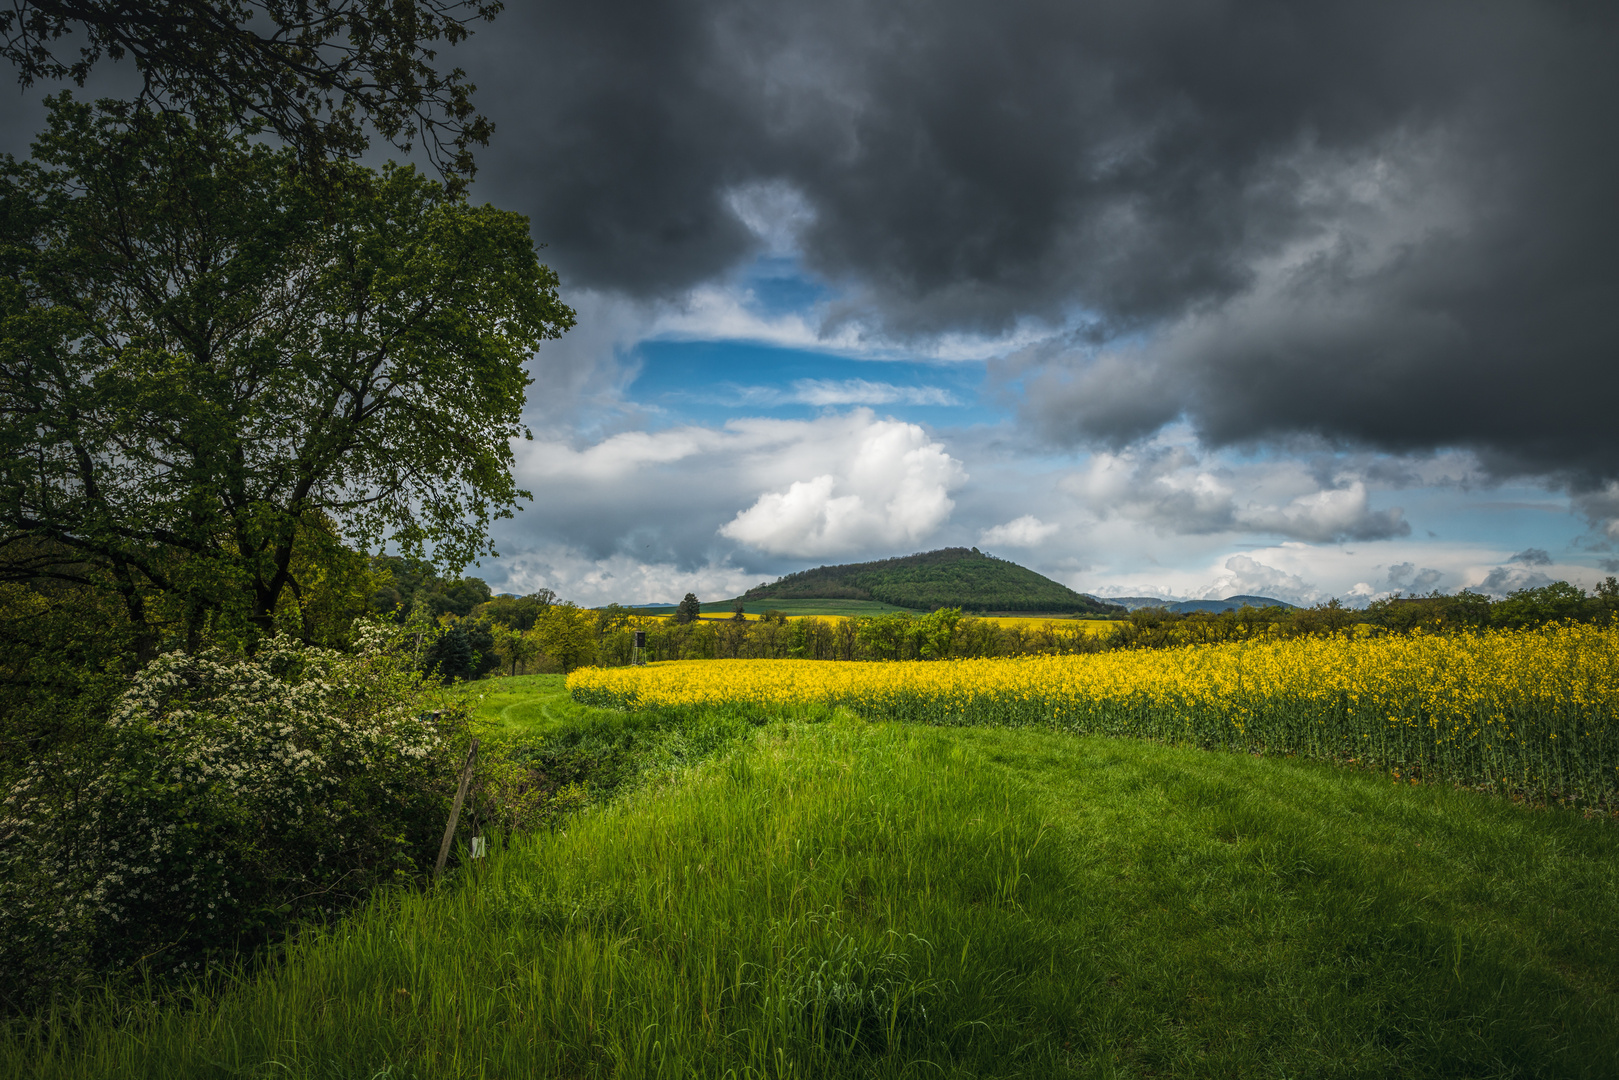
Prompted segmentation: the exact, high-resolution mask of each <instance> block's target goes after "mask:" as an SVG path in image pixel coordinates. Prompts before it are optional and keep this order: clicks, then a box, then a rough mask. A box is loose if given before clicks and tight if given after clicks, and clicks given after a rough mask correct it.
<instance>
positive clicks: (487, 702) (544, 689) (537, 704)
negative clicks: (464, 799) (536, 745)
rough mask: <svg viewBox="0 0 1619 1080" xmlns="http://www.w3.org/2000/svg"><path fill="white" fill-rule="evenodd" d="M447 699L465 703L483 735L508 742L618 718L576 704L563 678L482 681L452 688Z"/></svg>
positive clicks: (489, 679)
mask: <svg viewBox="0 0 1619 1080" xmlns="http://www.w3.org/2000/svg"><path fill="white" fill-rule="evenodd" d="M445 699H446V700H458V701H464V702H466V704H467V707H468V708H469V709H470V710H471V712H472V718H473V721H474V726H475V727H476V728H477V730H479V731H480V732H483V733H488V734H496V735H499V736H501V737H503V738H508V739H520V740H526V739H533V738H536V737H541V736H544V735H545V734H546V733H547V732H550V731H554V730H556V729H557V728H558V727H561V726H563V725H565V724H572V723H576V722H579V721H583V720H591V719H605V718H616V717H618V716H619V714H618V713H615V712H612V711H610V710H606V709H593V708H591V707H590V706H588V705H580V704H578V703H577V702H575V701H574V700H573V699H572V698H571V697H569V696H568V690H567V686H566V679H565V677H564V676H562V675H516V676H512V675H507V676H497V677H494V678H488V679H479V680H477V681H475V682H469V683H462V684H459V685H457V686H454V687H451V688H449V689H448V690H447V691H446V693H445Z"/></svg>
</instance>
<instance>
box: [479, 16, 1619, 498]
mask: <svg viewBox="0 0 1619 1080" xmlns="http://www.w3.org/2000/svg"><path fill="white" fill-rule="evenodd" d="M1616 23H1619V8H1616V7H1615V6H1614V5H1612V4H1610V3H1588V4H1587V3H1542V4H1535V3H1527V2H1497V3H1489V2H1478V0H1458V2H1432V3H1410V2H1405V0H1400V2H1385V3H1377V2H1366V0H1353V2H1351V0H1333V2H1323V3H1313V4H1276V3H1237V2H1227V3H1220V2H1214V0H1200V2H1194V0H1182V2H1163V3H1150V2H1143V3H1129V4H1124V3H1099V2H1093V3H1074V2H1062V3H1057V2H1052V3H1005V4H981V3H968V2H966V0H960V2H955V3H950V2H930V3H926V4H922V3H913V4H875V3H849V2H844V3H837V2H832V3H822V4H815V5H791V6H790V5H780V6H770V7H767V6H764V5H758V4H746V3H733V2H726V0H706V2H704V0H693V2H684V3H682V2H664V3H645V4H612V5H604V4H561V3H533V4H523V5H512V6H511V7H510V8H509V9H508V11H507V12H506V13H505V14H504V15H503V16H502V17H501V19H500V20H499V21H498V22H497V23H496V24H495V25H494V26H492V27H490V28H487V29H484V30H482V31H481V32H480V33H479V34H478V35H477V36H476V38H475V39H474V41H473V42H471V43H469V45H467V46H465V47H463V48H462V49H458V50H457V51H456V56H455V61H456V62H457V63H459V64H462V65H463V66H465V67H467V68H468V69H469V70H471V71H472V72H473V73H474V76H475V78H476V80H477V81H478V83H479V85H480V96H479V102H480V105H481V106H482V107H483V108H485V109H486V110H487V111H488V112H489V113H490V115H491V116H492V117H493V118H494V119H495V120H496V121H497V123H498V124H499V131H498V133H497V135H496V143H495V145H494V146H493V147H492V148H491V149H490V150H489V151H487V152H486V153H485V154H484V155H483V157H482V164H483V173H482V174H481V176H482V179H481V181H480V191H481V193H482V194H484V195H485V196H487V197H491V198H495V199H496V200H498V201H500V202H502V203H504V204H506V205H511V206H515V207H518V208H521V209H524V210H526V211H528V212H529V213H531V214H532V215H533V218H534V222H535V232H536V235H537V236H538V237H540V238H541V239H543V240H546V241H548V242H549V243H550V244H551V245H552V246H551V249H550V251H549V252H548V254H547V257H548V258H549V259H550V260H552V261H553V262H554V263H555V264H556V265H557V266H558V267H559V268H560V269H561V270H562V271H563V274H564V280H565V282H572V283H575V284H584V285H592V286H595V287H599V288H605V289H611V290H622V291H626V292H629V293H631V294H636V295H654V294H670V293H675V292H678V291H679V290H681V289H683V288H685V287H688V286H690V285H692V284H694V283H696V282H699V281H702V280H705V279H709V278H712V277H713V276H714V275H716V274H719V273H721V272H723V271H724V270H725V269H726V268H727V267H729V266H732V265H734V264H735V263H736V261H737V260H739V259H741V258H744V257H745V256H746V255H747V254H748V252H749V251H750V250H752V248H753V245H754V244H755V240H754V237H753V236H752V234H751V233H750V232H749V231H748V230H747V229H746V228H745V227H744V226H743V225H742V224H741V223H740V222H739V221H738V219H737V216H736V215H735V214H734V213H733V212H732V211H731V210H730V209H729V208H728V199H729V198H730V197H732V195H734V193H735V192H737V191H739V190H742V189H745V188H747V187H748V186H749V185H757V184H776V185H778V186H779V185H786V186H787V187H788V188H790V189H791V190H793V191H796V192H797V194H798V196H799V197H801V199H802V201H803V204H804V205H805V206H807V208H808V210H809V211H810V213H811V214H812V219H811V220H810V223H809V224H808V225H806V226H805V227H804V228H803V230H802V231H801V233H800V235H799V245H800V247H801V250H802V252H803V255H804V258H805V261H806V264H807V265H808V266H809V267H811V268H812V269H813V270H815V271H816V272H818V273H820V274H822V275H824V276H825V277H827V278H828V279H830V280H832V281H834V282H836V283H838V284H839V285H840V286H841V287H842V288H843V290H844V293H845V296H846V297H847V299H848V306H847V308H846V311H847V313H848V314H849V315H850V316H852V317H860V318H864V319H867V320H868V321H871V322H875V323H876V324H879V325H881V326H882V327H884V328H885V329H887V330H888V331H889V332H891V333H894V334H897V335H900V336H905V335H922V336H925V335H927V334H930V333H934V332H940V331H945V330H980V331H996V330H999V329H1004V328H1006V327H1007V326H1009V325H1011V324H1012V323H1014V322H1015V321H1016V320H1018V319H1019V318H1022V317H1028V316H1033V317H1036V318H1046V319H1051V320H1059V321H1060V320H1063V319H1067V320H1069V321H1070V324H1073V321H1074V320H1076V319H1077V320H1078V321H1079V322H1080V323H1082V324H1083V325H1084V326H1085V330H1084V331H1083V332H1082V333H1077V334H1076V335H1075V336H1074V339H1073V340H1072V341H1070V342H1068V343H1066V345H1064V346H1063V347H1060V348H1057V349H1055V350H1047V351H1046V353H1045V355H1043V356H1040V357H1025V358H1024V362H1023V364H1022V365H1021V366H1018V365H1013V366H1011V367H1009V368H1008V370H1007V371H1006V372H1004V374H1005V375H1006V377H1007V378H1008V379H1012V380H1017V381H1021V384H1022V385H1024V386H1025V387H1026V388H1028V389H1029V390H1030V391H1031V392H1030V394H1029V397H1028V398H1027V400H1028V405H1027V411H1028V415H1029V418H1030V419H1031V420H1032V421H1033V422H1034V423H1035V424H1036V425H1037V426H1038V428H1039V430H1041V431H1043V432H1044V433H1045V434H1046V436H1047V437H1049V438H1051V439H1054V440H1056V441H1059V442H1077V443H1094V442H1104V443H1112V444H1114V445H1118V444H1122V443H1126V442H1129V441H1130V440H1132V439H1135V438H1138V437H1140V436H1142V435H1144V434H1147V433H1149V432H1151V431H1152V430H1154V429H1155V428H1156V427H1158V426H1159V425H1161V424H1163V423H1165V422H1167V421H1168V420H1170V419H1173V418H1175V417H1179V416H1184V417H1187V418H1188V419H1190V420H1191V421H1192V422H1193V424H1194V425H1195V426H1196V427H1197V429H1198V430H1199V432H1200V433H1201V434H1202V435H1203V437H1204V438H1205V439H1206V440H1207V441H1208V442H1210V443H1212V444H1224V443H1233V442H1245V441H1251V440H1266V439H1278V438H1284V437H1288V436H1296V435H1298V434H1300V433H1304V434H1311V435H1315V436H1319V437H1321V438H1323V439H1326V440H1328V441H1337V442H1342V443H1345V444H1351V445H1363V446H1371V447H1377V448H1381V449H1391V450H1399V451H1411V450H1422V449H1427V448H1432V447H1435V446H1460V447H1467V448H1471V449H1474V450H1475V451H1477V452H1478V453H1479V454H1480V455H1481V458H1482V460H1483V461H1484V462H1485V465H1486V467H1488V468H1489V469H1491V470H1492V471H1494V472H1496V473H1498V474H1507V473H1522V472H1528V473H1542V474H1555V475H1557V476H1559V477H1561V478H1562V479H1563V480H1564V481H1566V482H1568V483H1570V484H1571V485H1573V486H1574V487H1575V488H1579V489H1583V488H1588V487H1590V486H1591V485H1593V484H1594V483H1595V482H1596V481H1597V480H1598V479H1599V478H1603V477H1608V476H1613V475H1616V474H1619V428H1616V427H1615V426H1614V425H1612V424H1610V423H1609V422H1608V413H1609V411H1610V403H1611V402H1612V401H1613V400H1614V399H1615V396H1616V391H1619V365H1616V364H1615V363H1614V361H1615V359H1616V356H1615V354H1616V350H1619V271H1616V269H1615V260H1614V258H1613V252H1614V251H1615V250H1619V213H1615V212H1614V208H1613V194H1612V193H1613V192H1614V191H1615V190H1619V160H1616V157H1619V153H1616V151H1619V140H1616V138H1615V135H1614V131H1613V125H1612V117H1613V116H1614V115H1616V112H1619V64H1616V63H1615V62H1614V58H1615V57H1616V56H1619V48H1616V44H1619V33H1616Z"/></svg>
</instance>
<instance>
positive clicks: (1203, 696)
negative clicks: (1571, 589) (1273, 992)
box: [568, 624, 1619, 801]
mask: <svg viewBox="0 0 1619 1080" xmlns="http://www.w3.org/2000/svg"><path fill="white" fill-rule="evenodd" d="M568 688H569V690H570V691H572V693H573V695H574V697H575V698H577V699H578V700H581V701H586V702H591V703H594V704H601V705H613V706H624V707H631V708H645V707H653V706H675V707H679V706H702V705H720V704H743V705H760V706H786V705H797V704H805V703H811V702H819V703H824V704H828V705H846V706H849V707H851V708H853V709H855V710H856V711H858V712H861V713H862V714H864V715H867V716H871V717H873V718H888V719H897V720H908V721H916V722H923V723H933V724H980V723H993V724H1030V723H1039V724H1050V725H1056V726H1059V727H1066V728H1070V729H1073V730H1077V731H1087V732H1097V733H1105V734H1116V735H1133V736H1140V737H1148V738H1157V739H1165V740H1169V741H1177V742H1191V743H1195V744H1198V745H1210V746H1232V747H1241V748H1243V749H1250V750H1260V751H1264V752H1284V753H1302V754H1307V755H1310V756H1317V757H1330V758H1353V759H1355V760H1358V761H1363V762H1370V763H1373V764H1385V765H1390V766H1397V767H1406V768H1410V767H1420V768H1421V769H1423V770H1425V771H1426V773H1427V774H1428V775H1431V776H1437V775H1445V776H1450V777H1452V778H1453V779H1456V780H1459V781H1462V782H1466V783H1475V784H1495V785H1496V786H1502V785H1503V784H1504V785H1505V786H1508V787H1514V788H1517V789H1521V790H1528V789H1531V788H1538V789H1539V790H1540V791H1541V793H1542V794H1544V795H1545V796H1546V797H1553V796H1554V794H1555V793H1556V792H1562V793H1563V795H1564V797H1567V796H1570V795H1577V796H1578V797H1580V798H1583V799H1587V800H1590V799H1596V800H1599V801H1612V799H1613V795H1614V793H1615V780H1614V776H1615V772H1616V769H1619V725H1616V724H1615V722H1614V719H1615V717H1614V714H1615V709H1616V705H1619V628H1615V627H1596V626H1589V625H1578V624H1568V625H1559V626H1549V627H1542V628H1539V629H1534V630H1524V631H1485V632H1477V633H1463V634H1456V635H1433V634H1429V635H1420V636H1418V635H1414V636H1410V637H1396V636H1385V637H1375V638H1367V637H1351V636H1347V635H1346V636H1336V637H1312V638H1297V639H1294V640H1291V641H1260V642H1249V643H1238V644H1225V645H1193V646H1187V647H1183V648H1177V649H1163V650H1130V651H1119V652H1108V653H1099V654H1090V655H1069V656H1022V657H1015V658H992V659H977V660H943V661H912V662H902V663H863V662H844V661H817V660H691V661H678V662H672V663H659V664H651V665H648V666H646V667H641V668H613V669H604V668H587V669H584V670H581V671H577V672H574V673H573V674H572V675H570V676H569V678H568ZM1502 777H1506V779H1505V780H1504V781H1503V780H1502V779H1501V778H1502Z"/></svg>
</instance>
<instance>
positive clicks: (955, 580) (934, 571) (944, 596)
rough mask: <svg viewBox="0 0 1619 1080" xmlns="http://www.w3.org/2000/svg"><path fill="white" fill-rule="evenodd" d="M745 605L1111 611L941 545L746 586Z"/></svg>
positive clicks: (1015, 568)
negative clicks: (816, 602) (865, 603)
mask: <svg viewBox="0 0 1619 1080" xmlns="http://www.w3.org/2000/svg"><path fill="white" fill-rule="evenodd" d="M744 597H745V598H746V599H748V600H808V599H833V600H881V601H882V602H883V603H885V604H893V605H895V606H896V607H904V608H915V609H919V610H925V611H931V610H933V609H935V608H942V607H953V608H960V609H961V610H963V611H1045V612H1053V613H1058V612H1061V613H1069V614H1087V615H1101V614H1106V613H1109V612H1115V611H1117V610H1118V609H1115V608H1113V607H1111V606H1110V605H1107V604H1104V603H1101V602H1100V601H1097V600H1095V599H1093V598H1091V597H1089V596H1083V595H1081V594H1079V593H1077V592H1075V591H1074V590H1072V589H1070V588H1069V587H1068V586H1066V585H1063V584H1060V583H1058V582H1055V581H1052V580H1051V579H1050V578H1048V577H1043V576H1041V575H1040V574H1037V573H1035V572H1034V571H1033V570H1029V569H1026V568H1024V567H1021V566H1019V565H1018V564H1017V563H1014V562H1009V561H1007V560H1005V559H997V558H995V557H994V556H993V555H985V554H982V553H981V552H980V551H979V550H978V549H977V548H970V549H969V548H941V549H939V550H938V551H928V552H923V553H920V554H916V555H904V556H901V557H899V558H894V559H880V560H878V561H876V562H867V563H847V564H844V565H842V566H820V567H816V568H815V569H813V570H801V571H799V572H798V573H796V574H788V575H787V576H786V577H784V578H780V579H778V580H777V581H776V582H775V583H774V584H770V585H760V586H758V587H757V588H753V589H749V590H748V591H747V592H746V593H745V594H744Z"/></svg>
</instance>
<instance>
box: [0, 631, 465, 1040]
mask: <svg viewBox="0 0 1619 1080" xmlns="http://www.w3.org/2000/svg"><path fill="white" fill-rule="evenodd" d="M397 632H398V631H397V629H391V628H383V627H379V626H374V625H372V626H366V627H364V628H363V629H361V630H360V631H359V637H360V643H359V647H358V649H357V650H356V652H355V653H354V654H353V655H343V654H339V653H336V652H331V651H328V650H325V649H319V648H309V647H303V646H300V645H298V644H296V643H293V642H292V641H290V640H289V639H285V638H278V639H272V640H271V641H269V642H267V643H266V644H265V645H264V647H263V648H262V650H261V651H260V652H259V653H258V655H257V656H255V657H252V658H243V657H239V656H231V655H226V654H222V653H219V652H204V653H199V654H195V655H187V654H183V653H175V654H171V655H166V656H162V657H159V658H158V659H156V660H155V661H153V662H152V663H151V664H149V665H148V666H147V667H146V668H145V669H144V670H143V671H141V672H140V673H139V674H138V675H137V676H136V677H135V679H134V680H133V683H132V685H131V686H130V687H129V689H128V691H127V692H126V693H124V694H123V696H122V698H121V699H120V700H119V702H118V704H117V706H116V707H115V708H114V709H113V711H112V715H111V718H110V720H109V721H108V722H107V723H106V724H105V725H104V726H103V727H102V728H101V729H100V730H98V731H95V732H92V733H91V734H89V735H88V736H86V737H85V738H83V739H80V740H78V741H76V742H74V743H72V744H69V745H63V746H60V747H57V748H55V749H53V750H51V751H49V752H48V753H47V754H46V755H44V756H43V757H41V758H40V759H38V760H36V761H34V762H32V763H31V765H30V766H29V767H28V768H27V769H26V770H25V771H24V772H23V774H22V777H21V779H20V780H18V781H17V782H15V783H14V784H13V786H12V787H11V789H10V790H9V791H8V792H7V793H6V799H5V804H4V806H3V807H0V993H3V994H4V995H5V997H6V999H7V1000H8V1002H9V1004H10V1005H11V1006H12V1007H14V1008H16V1007H27V1006H29V1005H31V1004H34V1003H37V1001H38V1000H39V999H40V998H41V996H42V995H43V994H44V992H45V991H44V990H43V988H44V987H46V986H47V985H50V986H52V987H53V989H55V990H58V991H59V990H61V989H62V988H64V987H69V986H71V985H72V984H73V983H74V982H76V981H79V980H83V979H85V978H87V977H91V976H95V975H98V974H104V973H108V972H119V971H125V972H127V971H132V970H134V969H137V968H139V969H142V970H144V971H145V972H147V973H150V974H156V975H166V974H178V973H193V972H196V971H199V970H201V969H203V968H205V967H207V966H209V965H210V964H211V963H214V962H219V961H225V960H228V959H230V958H231V957H232V956H234V955H236V954H237V952H238V951H239V950H241V951H251V950H252V949H254V948H257V947H260V946H263V945H265V944H267V943H272V942H274V941H277V940H279V939H280V938H281V937H282V936H283V935H284V934H285V932H286V931H287V930H288V929H289V928H290V927H291V926H292V925H293V924H294V922H296V921H297V920H299V919H302V918H309V917H317V916H321V915H323V914H329V913H331V912H333V911H336V910H338V909H340V908H342V907H345V906H347V905H349V904H351V903H353V902H354V901H355V900H357V899H358V898H359V897H361V896H362V895H364V894H365V893H366V892H368V891H369V890H371V889H373V888H375V887H376V886H378V885H381V884H384V883H387V882H391V881H400V880H409V879H411V878H413V877H414V876H416V875H417V874H419V872H420V870H421V868H422V867H423V866H424V865H427V864H428V861H429V860H430V859H431V858H432V857H433V856H434V855H435V854H436V849H437V841H438V838H439V836H440V835H442V830H443V828H444V820H445V817H444V815H445V812H446V808H447V802H448V799H447V796H448V794H449V793H451V792H453V790H454V784H455V768H456V765H457V764H458V763H459V760H460V754H461V753H462V752H464V746H463V745H462V743H463V741H464V740H463V736H464V734H465V729H466V718H465V716H464V715H463V714H460V713H455V712H452V713H448V714H442V713H431V712H428V711H426V707H425V701H424V699H423V696H422V694H423V691H424V689H425V687H424V686H423V684H422V683H421V682H420V679H419V676H418V675H417V673H416V672H414V671H413V670H412V657H411V656H410V655H409V654H408V653H407V652H405V651H404V650H398V649H396V648H395V647H394V646H395V644H396V643H395V642H394V641H393V640H392V638H391V637H390V635H391V634H396V633H397Z"/></svg>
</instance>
